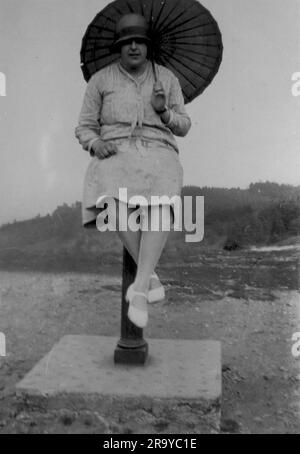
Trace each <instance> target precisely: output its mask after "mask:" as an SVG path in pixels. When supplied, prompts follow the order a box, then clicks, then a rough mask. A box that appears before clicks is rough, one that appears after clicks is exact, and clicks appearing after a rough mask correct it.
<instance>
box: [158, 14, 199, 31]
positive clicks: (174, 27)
mask: <svg viewBox="0 0 300 454" xmlns="http://www.w3.org/2000/svg"><path fill="white" fill-rule="evenodd" d="M205 14H206V12H203V13H201V14H199V15H198V16H197V19H198V18H199V17H200V16H203V15H205ZM180 17H182V14H181V15H180V16H178V17H177V18H176V20H177V19H179V18H180ZM194 19H195V16H192V17H190V18H189V19H186V20H185V21H183V22H180V26H182V25H185V24H188V23H189V22H191V21H192V20H194ZM171 24H172V25H173V27H170V28H169V25H171ZM177 27H178V24H175V23H174V21H173V20H171V21H170V22H169V23H168V24H167V26H166V27H165V28H164V29H163V33H169V32H170V31H172V30H174V29H176V28H177ZM159 30H160V28H159Z"/></svg>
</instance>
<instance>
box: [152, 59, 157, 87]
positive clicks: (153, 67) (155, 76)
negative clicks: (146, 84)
mask: <svg viewBox="0 0 300 454" xmlns="http://www.w3.org/2000/svg"><path fill="white" fill-rule="evenodd" d="M151 63H152V69H153V74H154V80H155V82H157V73H156V68H155V63H154V60H153V59H151Z"/></svg>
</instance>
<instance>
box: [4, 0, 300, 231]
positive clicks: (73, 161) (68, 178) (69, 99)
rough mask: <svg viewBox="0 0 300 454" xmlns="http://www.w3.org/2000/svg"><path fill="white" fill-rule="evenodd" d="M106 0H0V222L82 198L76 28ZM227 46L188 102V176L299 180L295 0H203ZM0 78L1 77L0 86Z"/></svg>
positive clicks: (299, 5)
mask: <svg viewBox="0 0 300 454" xmlns="http://www.w3.org/2000/svg"><path fill="white" fill-rule="evenodd" d="M108 3H109V2H108V1H106V0H0V14H1V15H0V33H1V37H0V73H3V74H4V75H5V78H6V90H5V91H6V93H5V94H6V96H1V95H2V94H3V91H2V89H1V91H0V93H1V95H0V156H1V161H0V224H2V223H5V222H12V221H13V220H15V219H16V220H22V219H28V218H31V217H34V216H37V215H38V214H41V215H45V214H47V213H51V212H53V211H54V209H55V208H56V207H57V206H58V205H61V204H62V203H64V202H65V203H68V204H71V203H73V202H75V201H76V200H81V197H82V187H83V178H84V173H85V169H86V168H87V166H88V164H89V160H90V158H89V155H88V153H87V152H85V151H84V150H83V149H82V148H81V146H80V145H79V143H78V142H77V140H76V138H75V136H74V129H75V127H76V125H77V122H78V115H79V111H80V108H81V104H82V100H83V95H84V90H85V87H86V82H85V81H84V79H83V77H82V73H81V69H80V56H79V52H80V48H81V39H82V37H83V35H84V33H85V31H86V28H87V26H88V24H89V23H90V22H91V21H92V20H93V18H94V17H95V16H96V14H97V13H98V12H99V11H100V10H101V9H102V8H103V7H104V6H106V5H107V4H108ZM201 3H202V4H203V5H204V6H205V7H206V8H208V9H209V10H210V12H211V13H212V14H213V16H214V18H215V19H216V20H217V22H218V24H219V28H220V30H221V33H222V37H223V45H224V55H223V61H222V64H221V67H220V70H219V72H218V74H217V76H216V77H215V79H214V81H213V83H212V84H211V85H210V86H209V87H208V88H207V89H206V90H205V92H204V93H203V94H202V95H201V96H199V97H198V98H196V99H195V100H194V101H193V102H192V103H190V104H188V105H187V111H188V113H189V115H190V117H191V119H192V128H191V130H190V132H189V134H188V136H186V137H185V138H178V139H177V140H178V144H179V148H180V160H181V163H182V166H183V169H184V184H186V185H189V184H195V185H198V186H216V187H227V188H230V187H240V188H247V187H248V186H249V184H250V183H251V182H256V181H267V180H268V181H274V182H278V183H288V184H293V185H300V171H299V169H300V153H299V145H300V128H299V124H300V97H295V96H293V95H292V91H291V87H292V84H293V83H292V80H291V78H292V74H294V73H295V72H300V57H299V56H300V52H299V51H300V27H299V19H300V0H287V1H283V0H251V2H250V1H248V0H226V1H224V0H203V1H202V2H201ZM2 88H3V87H2Z"/></svg>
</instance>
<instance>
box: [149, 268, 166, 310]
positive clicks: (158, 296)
mask: <svg viewBox="0 0 300 454" xmlns="http://www.w3.org/2000/svg"><path fill="white" fill-rule="evenodd" d="M150 279H155V280H156V281H158V282H159V283H160V286H159V287H156V288H153V289H152V290H149V292H148V303H156V302H158V301H162V300H163V299H165V296H166V295H165V289H164V287H163V285H161V282H160V280H159V277H158V276H157V274H156V273H153V274H152V275H151V277H150Z"/></svg>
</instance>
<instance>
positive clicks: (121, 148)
mask: <svg viewBox="0 0 300 454" xmlns="http://www.w3.org/2000/svg"><path fill="white" fill-rule="evenodd" d="M155 66H156V73H157V75H158V79H159V80H160V81H161V82H162V84H163V87H164V89H165V92H166V95H167V105H168V107H169V109H170V121H169V123H168V124H165V123H163V121H162V120H161V118H160V116H159V115H158V114H157V113H156V112H155V110H154V109H153V107H152V105H151V94H152V90H153V84H154V74H153V69H152V64H151V63H150V62H148V63H147V66H146V69H145V71H144V73H143V74H142V75H140V76H139V77H133V76H132V75H131V74H129V73H128V72H127V71H126V70H125V69H124V68H123V66H122V65H121V63H120V62H117V63H113V64H112V65H110V66H108V67H106V68H104V69H102V70H100V71H98V72H97V73H96V74H94V75H93V76H92V78H91V79H90V81H89V82H88V85H87V88H86V93H85V96H84V101H83V106H82V109H81V112H80V117H79V125H78V126H77V128H76V130H75V135H76V137H77V138H78V140H79V142H80V144H81V145H82V147H83V148H84V149H85V150H87V151H91V147H92V144H93V143H94V142H95V141H96V140H98V139H99V138H101V139H102V140H104V141H110V142H111V141H113V142H114V143H115V144H116V146H117V149H118V152H117V153H116V154H115V155H112V156H109V157H108V158H105V159H98V158H97V157H92V159H91V161H90V163H89V165H88V168H87V170H86V174H85V178H84V186H83V200H82V223H83V225H84V226H85V227H94V226H95V225H96V222H95V221H96V218H97V216H98V220H97V223H98V221H99V216H101V211H102V209H101V208H99V206H103V201H104V200H107V201H108V200H109V198H111V197H113V198H116V199H119V200H122V201H125V202H127V203H128V202H129V201H130V199H131V198H132V197H133V196H135V197H136V196H139V197H140V198H141V202H140V203H139V205H143V202H142V200H145V201H146V204H151V196H158V197H161V196H168V197H172V196H174V195H180V193H181V188H182V184H183V169H182V165H181V163H180V159H179V150H178V145H177V143H176V140H175V138H174V135H177V136H185V135H186V134H187V132H188V131H189V129H190V127H191V121H190V118H189V116H188V115H187V113H186V110H185V106H184V100H183V95H182V91H181V87H180V84H179V81H178V79H177V77H176V76H175V75H174V74H173V73H172V72H171V71H169V70H168V69H167V68H165V67H163V66H161V65H155ZM120 188H123V189H124V188H125V190H126V199H123V198H122V197H123V196H120ZM122 193H124V191H122ZM128 204H129V206H136V204H134V205H130V203H128ZM97 207H98V208H97ZM102 221H103V220H102ZM100 222H101V221H100Z"/></svg>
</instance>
